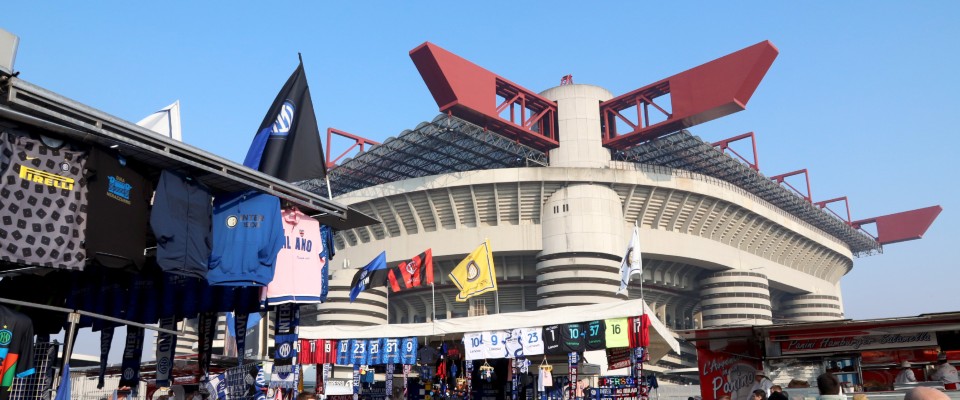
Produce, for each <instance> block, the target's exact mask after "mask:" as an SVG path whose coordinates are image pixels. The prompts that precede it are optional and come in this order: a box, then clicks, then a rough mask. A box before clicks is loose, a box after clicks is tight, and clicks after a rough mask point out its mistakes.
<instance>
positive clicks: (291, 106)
mask: <svg viewBox="0 0 960 400" xmlns="http://www.w3.org/2000/svg"><path fill="white" fill-rule="evenodd" d="M243 165H245V166H247V167H250V168H253V169H256V170H259V171H261V172H263V173H265V174H267V175H273V176H275V177H277V178H280V179H283V180H285V181H287V182H297V181H302V180H307V179H313V178H322V177H324V176H326V174H327V163H326V160H324V157H323V144H322V143H320V130H319V128H317V116H316V115H314V114H313V101H312V100H311V99H310V88H309V87H307V76H306V73H304V70H303V61H302V60H301V61H300V65H299V66H297V70H296V71H293V75H290V79H287V83H285V84H284V85H283V89H281V90H280V93H278V94H277V98H276V99H274V100H273V104H272V105H270V110H269V111H267V115H266V116H264V117H263V122H262V123H261V124H260V129H258V130H257V135H256V136H254V138H253V143H251V144H250V150H248V151H247V157H246V158H244V160H243Z"/></svg>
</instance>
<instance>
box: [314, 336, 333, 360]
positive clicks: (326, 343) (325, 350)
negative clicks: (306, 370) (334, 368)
mask: <svg viewBox="0 0 960 400" xmlns="http://www.w3.org/2000/svg"><path fill="white" fill-rule="evenodd" d="M313 359H314V361H316V362H317V364H334V363H336V362H337V341H336V340H330V339H324V340H317V354H316V356H314V358H313Z"/></svg>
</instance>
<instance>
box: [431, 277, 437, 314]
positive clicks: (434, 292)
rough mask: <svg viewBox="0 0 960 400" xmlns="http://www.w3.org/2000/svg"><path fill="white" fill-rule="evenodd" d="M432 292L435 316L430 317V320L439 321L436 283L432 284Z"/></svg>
mask: <svg viewBox="0 0 960 400" xmlns="http://www.w3.org/2000/svg"><path fill="white" fill-rule="evenodd" d="M430 294H431V296H432V297H433V317H431V318H430V322H433V323H436V322H437V289H436V286H435V285H434V284H432V283H431V284H430Z"/></svg>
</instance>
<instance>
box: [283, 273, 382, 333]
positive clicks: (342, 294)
mask: <svg viewBox="0 0 960 400" xmlns="http://www.w3.org/2000/svg"><path fill="white" fill-rule="evenodd" d="M356 273H357V270H356V269H340V270H337V271H334V273H333V279H331V280H330V292H329V293H328V294H327V302H326V303H324V304H323V307H321V308H320V309H319V310H318V314H317V324H318V325H353V326H357V325H380V324H386V323H387V292H386V290H387V288H386V287H383V286H380V287H375V288H369V289H367V290H365V291H362V292H360V295H359V296H357V300H356V301H354V302H353V303H350V282H351V281H352V280H353V275H354V274H356ZM301 314H303V312H302V311H301ZM303 318H304V316H303V315H301V319H303Z"/></svg>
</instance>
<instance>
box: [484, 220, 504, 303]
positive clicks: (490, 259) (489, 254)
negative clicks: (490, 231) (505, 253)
mask: <svg viewBox="0 0 960 400" xmlns="http://www.w3.org/2000/svg"><path fill="white" fill-rule="evenodd" d="M483 246H484V247H485V248H486V249H487V265H494V264H493V253H492V252H490V239H487V238H484V239H483ZM493 280H494V281H496V280H497V276H496V275H494V276H493ZM493 309H494V310H495V311H496V314H500V289H499V288H498V289H497V290H495V291H494V292H493Z"/></svg>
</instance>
